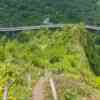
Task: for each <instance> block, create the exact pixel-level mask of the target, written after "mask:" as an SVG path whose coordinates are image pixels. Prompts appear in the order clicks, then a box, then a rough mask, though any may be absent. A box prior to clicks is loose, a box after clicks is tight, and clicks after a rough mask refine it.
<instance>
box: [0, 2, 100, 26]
mask: <svg viewBox="0 0 100 100" xmlns="http://www.w3.org/2000/svg"><path fill="white" fill-rule="evenodd" d="M99 17H100V0H87V1H85V0H0V26H22V25H36V24H42V23H43V21H44V20H45V19H46V18H49V19H50V22H51V23H77V22H85V23H87V24H100V19H99Z"/></svg>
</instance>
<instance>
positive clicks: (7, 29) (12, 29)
mask: <svg viewBox="0 0 100 100" xmlns="http://www.w3.org/2000/svg"><path fill="white" fill-rule="evenodd" d="M65 25H67V24H50V25H38V26H23V27H6V28H0V32H11V31H12V32H13V31H28V30H38V29H41V28H62V27H64V26H65ZM85 28H86V29H91V30H96V31H99V30H100V27H97V26H90V25H86V26H85Z"/></svg>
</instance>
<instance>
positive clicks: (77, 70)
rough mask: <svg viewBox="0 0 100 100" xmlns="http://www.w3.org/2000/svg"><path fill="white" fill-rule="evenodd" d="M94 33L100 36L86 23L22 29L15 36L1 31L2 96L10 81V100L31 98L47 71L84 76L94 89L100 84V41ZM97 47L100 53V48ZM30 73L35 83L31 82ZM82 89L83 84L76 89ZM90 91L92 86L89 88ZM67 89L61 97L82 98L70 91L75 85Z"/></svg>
mask: <svg viewBox="0 0 100 100" xmlns="http://www.w3.org/2000/svg"><path fill="white" fill-rule="evenodd" d="M92 37H96V36H94V34H93V33H90V32H88V31H86V30H85V28H84V25H68V26H65V27H64V28H63V29H58V30H48V29H41V30H38V31H30V32H20V33H16V35H15V36H13V37H11V34H10V33H9V34H7V33H6V34H4V33H0V97H1V100H2V96H3V88H4V87H5V86H9V84H11V86H10V88H9V100H30V99H29V98H30V97H31V93H32V86H33V84H34V81H36V80H37V79H39V78H40V77H41V76H44V75H45V73H47V72H52V74H56V75H57V74H62V73H63V74H64V75H65V76H71V77H73V78H74V79H75V80H80V79H82V81H84V82H86V83H87V85H86V86H91V87H92V85H93V87H92V89H93V88H94V87H95V86H96V85H95V82H94V78H95V75H94V72H96V73H99V74H100V70H99V72H98V69H100V64H99V61H98V63H96V62H97V60H96V58H95V56H94V55H96V53H95V44H96V43H98V42H99V41H96V43H95V41H93V38H92ZM97 40H98V38H97ZM96 46H97V45H96ZM96 50H97V51H98V53H99V48H96ZM96 57H97V56H96ZM93 65H95V66H93ZM97 65H98V66H97ZM93 70H94V72H93ZM30 75H31V79H32V80H31V82H30V83H31V84H32V85H30V84H29V83H28V76H30ZM63 88H64V87H63ZM63 88H61V89H63ZM76 88H78V87H76ZM85 88H87V87H85ZM73 89H74V87H73V88H72V91H74V92H75V90H73ZM65 91H66V93H67V92H68V91H67V88H64V92H62V93H65ZM79 91H81V90H80V88H79V90H77V93H76V92H75V93H76V94H77V95H80V94H79V93H78V92H79ZM82 91H83V92H82V95H83V96H84V94H83V93H86V95H87V94H88V92H87V90H85V89H84V90H82ZM89 91H92V90H91V89H90V88H89ZM74 92H73V93H74ZM66 93H65V94H63V95H61V98H62V97H63V99H61V100H66V96H68V95H69V96H68V97H70V96H71V97H70V99H68V100H78V99H75V98H76V97H75V96H76V94H74V95H73V94H70V93H72V92H71V89H70V91H69V94H68V93H67V94H66ZM89 93H90V92H89ZM94 93H95V92H94ZM98 93H99V92H98ZM71 98H74V99H71Z"/></svg>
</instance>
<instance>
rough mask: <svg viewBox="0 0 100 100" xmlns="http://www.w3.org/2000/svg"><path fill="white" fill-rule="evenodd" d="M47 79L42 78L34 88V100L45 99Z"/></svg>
mask: <svg viewBox="0 0 100 100" xmlns="http://www.w3.org/2000/svg"><path fill="white" fill-rule="evenodd" d="M45 84H46V79H44V78H41V79H40V80H39V81H38V82H37V84H36V86H35V87H34V89H33V93H32V100H45V90H46V86H45Z"/></svg>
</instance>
